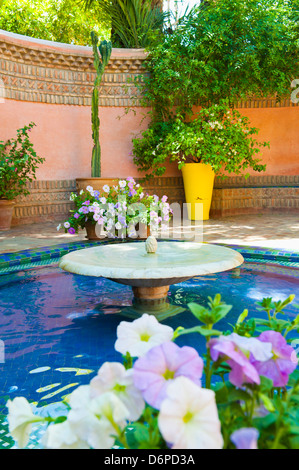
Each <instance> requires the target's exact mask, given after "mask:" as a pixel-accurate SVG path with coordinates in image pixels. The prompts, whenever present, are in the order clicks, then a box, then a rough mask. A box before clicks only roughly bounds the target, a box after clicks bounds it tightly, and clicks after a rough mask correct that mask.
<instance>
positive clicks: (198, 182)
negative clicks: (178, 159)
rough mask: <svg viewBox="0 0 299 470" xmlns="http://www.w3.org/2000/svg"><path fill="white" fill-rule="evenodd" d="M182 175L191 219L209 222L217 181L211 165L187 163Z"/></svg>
mask: <svg viewBox="0 0 299 470" xmlns="http://www.w3.org/2000/svg"><path fill="white" fill-rule="evenodd" d="M182 174H183V181H184V189H185V198H186V202H187V203H189V205H188V217H189V219H190V220H208V219H209V214H210V207H211V201H212V194H213V187H214V179H215V173H214V171H213V169H212V167H211V165H207V164H205V163H186V164H185V165H184V166H183V168H182Z"/></svg>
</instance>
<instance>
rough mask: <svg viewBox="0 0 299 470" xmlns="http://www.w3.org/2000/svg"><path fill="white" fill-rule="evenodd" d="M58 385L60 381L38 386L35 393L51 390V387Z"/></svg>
mask: <svg viewBox="0 0 299 470" xmlns="http://www.w3.org/2000/svg"><path fill="white" fill-rule="evenodd" d="M59 385H60V383H58V384H50V385H46V386H45V387H42V388H38V389H37V390H36V391H37V393H42V392H47V391H48V390H51V389H52V388H55V387H58V386H59Z"/></svg>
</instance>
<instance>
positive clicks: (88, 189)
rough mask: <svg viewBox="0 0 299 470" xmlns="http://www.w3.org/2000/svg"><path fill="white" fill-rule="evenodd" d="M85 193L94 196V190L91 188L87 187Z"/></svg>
mask: <svg viewBox="0 0 299 470" xmlns="http://www.w3.org/2000/svg"><path fill="white" fill-rule="evenodd" d="M86 191H88V192H89V193H90V194H91V195H92V196H93V195H94V190H93V187H92V186H87V188H86Z"/></svg>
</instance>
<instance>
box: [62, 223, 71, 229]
mask: <svg viewBox="0 0 299 470" xmlns="http://www.w3.org/2000/svg"><path fill="white" fill-rule="evenodd" d="M63 226H64V227H65V228H69V227H70V226H71V224H70V223H69V222H64V224H63Z"/></svg>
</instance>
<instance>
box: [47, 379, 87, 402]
mask: <svg viewBox="0 0 299 470" xmlns="http://www.w3.org/2000/svg"><path fill="white" fill-rule="evenodd" d="M76 385H79V383H78V382H77V383H74V384H69V385H66V386H65V387H62V388H59V389H58V390H55V392H52V393H49V394H48V395H45V396H44V397H42V398H41V400H47V399H48V398H52V397H54V395H57V394H58V393H60V392H63V391H64V390H67V389H68V388H71V387H75V386H76Z"/></svg>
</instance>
